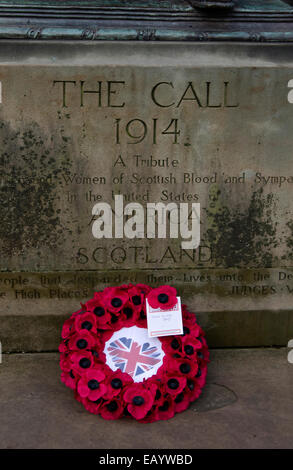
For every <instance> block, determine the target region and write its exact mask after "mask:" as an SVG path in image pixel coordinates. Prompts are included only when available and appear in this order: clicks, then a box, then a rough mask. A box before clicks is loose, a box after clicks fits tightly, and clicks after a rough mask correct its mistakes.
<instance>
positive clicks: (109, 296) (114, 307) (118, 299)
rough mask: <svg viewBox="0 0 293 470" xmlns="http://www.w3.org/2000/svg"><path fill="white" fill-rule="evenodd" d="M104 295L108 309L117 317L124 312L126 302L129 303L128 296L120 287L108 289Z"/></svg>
mask: <svg viewBox="0 0 293 470" xmlns="http://www.w3.org/2000/svg"><path fill="white" fill-rule="evenodd" d="M104 293H105V298H104V304H105V306H106V309H107V310H109V312H112V313H115V314H116V315H117V314H118V313H119V312H120V311H121V310H122V308H123V307H124V305H125V304H126V302H128V294H127V293H126V292H125V291H124V290H122V289H119V288H118V287H108V288H107V289H105V290H104Z"/></svg>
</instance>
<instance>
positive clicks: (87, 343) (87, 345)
mask: <svg viewBox="0 0 293 470" xmlns="http://www.w3.org/2000/svg"><path fill="white" fill-rule="evenodd" d="M97 342H98V339H97V337H95V336H94V335H92V334H91V333H89V332H88V331H87V330H82V331H81V332H80V333H75V334H74V335H73V336H72V337H71V338H70V340H69V343H68V346H69V349H70V350H71V351H84V350H89V349H94V348H95V346H96V345H97Z"/></svg>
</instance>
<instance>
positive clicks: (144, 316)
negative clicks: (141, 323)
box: [139, 310, 146, 319]
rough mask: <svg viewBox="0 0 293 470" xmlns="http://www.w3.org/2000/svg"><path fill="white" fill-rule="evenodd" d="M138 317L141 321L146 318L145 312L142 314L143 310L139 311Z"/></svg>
mask: <svg viewBox="0 0 293 470" xmlns="http://www.w3.org/2000/svg"><path fill="white" fill-rule="evenodd" d="M139 316H140V318H141V319H144V318H146V314H145V312H144V311H143V310H141V312H140V314H139Z"/></svg>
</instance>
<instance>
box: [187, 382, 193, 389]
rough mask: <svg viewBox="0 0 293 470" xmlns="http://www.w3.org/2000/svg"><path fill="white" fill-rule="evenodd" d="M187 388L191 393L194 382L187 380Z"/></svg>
mask: <svg viewBox="0 0 293 470" xmlns="http://www.w3.org/2000/svg"><path fill="white" fill-rule="evenodd" d="M187 386H188V388H189V390H190V391H191V392H192V390H194V382H192V380H188V382H187Z"/></svg>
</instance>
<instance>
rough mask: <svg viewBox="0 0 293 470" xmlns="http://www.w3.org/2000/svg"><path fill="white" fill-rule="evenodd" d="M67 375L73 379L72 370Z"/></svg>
mask: <svg viewBox="0 0 293 470" xmlns="http://www.w3.org/2000/svg"><path fill="white" fill-rule="evenodd" d="M69 375H70V377H71V378H72V379H74V374H73V372H72V370H71V371H70V372H69Z"/></svg>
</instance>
